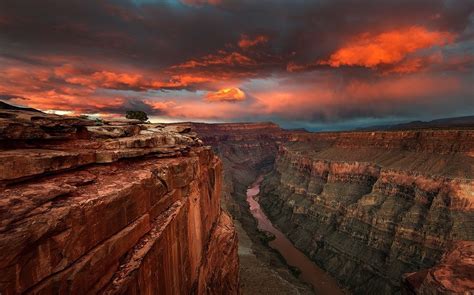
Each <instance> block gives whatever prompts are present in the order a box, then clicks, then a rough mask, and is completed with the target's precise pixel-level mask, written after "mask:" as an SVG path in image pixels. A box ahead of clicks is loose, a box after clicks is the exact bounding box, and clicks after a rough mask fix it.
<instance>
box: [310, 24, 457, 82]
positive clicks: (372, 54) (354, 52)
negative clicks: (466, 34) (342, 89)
mask: <svg viewBox="0 0 474 295" xmlns="http://www.w3.org/2000/svg"><path fill="white" fill-rule="evenodd" d="M453 40H454V35H453V34H452V33H449V32H439V31H433V32H430V31H428V30H426V29H425V28H423V27H419V26H413V27H410V28H406V29H401V30H392V31H388V32H383V33H380V34H377V35H373V34H371V33H364V34H362V35H359V36H357V37H355V38H353V40H350V41H349V42H348V43H347V44H345V45H343V47H342V48H340V49H338V50H337V51H336V52H335V53H333V54H331V56H330V58H329V59H328V60H324V61H320V62H319V64H322V65H329V66H331V67H336V68H337V67H340V66H362V67H366V68H376V67H377V66H380V65H392V64H398V63H400V62H402V61H403V60H404V59H406V58H407V56H408V55H409V54H411V53H414V52H416V51H418V50H421V49H426V48H431V47H433V46H442V45H446V44H448V43H452V42H453ZM419 63H420V59H412V60H408V61H406V62H405V63H403V64H401V65H400V69H399V70H394V71H395V72H400V73H403V72H405V73H407V72H411V71H415V70H416V69H418V68H419V67H420V64H419Z"/></svg>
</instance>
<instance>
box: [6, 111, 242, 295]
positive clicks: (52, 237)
mask: <svg viewBox="0 0 474 295" xmlns="http://www.w3.org/2000/svg"><path fill="white" fill-rule="evenodd" d="M0 118H1V119H0V144H1V147H2V149H1V150H0V167H1V168H2V169H1V170H0V184H1V186H0V190H1V191H0V192H1V198H0V278H1V279H0V294H18V293H33V294H51V293H54V294H70V293H72V294H84V293H89V294H90V293H106V294H117V293H120V294H124V293H126V294H189V293H195V294H224V293H225V294H237V293H238V257H237V237H236V234H235V230H234V227H233V224H232V221H231V220H230V219H229V217H228V216H227V214H226V213H225V212H223V211H222V210H221V209H220V194H221V185H222V184H221V174H222V171H221V170H222V168H221V162H220V160H219V159H218V158H217V157H216V156H215V155H214V154H213V152H212V151H211V150H210V148H208V147H203V146H202V144H201V142H200V141H199V140H198V139H197V138H196V136H195V134H193V133H190V132H189V130H188V129H186V128H179V127H175V126H169V127H166V126H160V125H151V124H139V122H136V121H130V120H127V121H119V122H117V121H112V122H93V121H89V120H84V119H78V118H68V117H60V116H54V115H46V114H38V113H30V112H24V111H1V114H0Z"/></svg>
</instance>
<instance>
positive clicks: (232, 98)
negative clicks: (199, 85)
mask: <svg viewBox="0 0 474 295" xmlns="http://www.w3.org/2000/svg"><path fill="white" fill-rule="evenodd" d="M244 100H245V93H244V92H243V91H242V90H240V89H239V88H224V89H221V90H219V91H216V92H209V93H208V94H206V101H208V102H239V101H244Z"/></svg>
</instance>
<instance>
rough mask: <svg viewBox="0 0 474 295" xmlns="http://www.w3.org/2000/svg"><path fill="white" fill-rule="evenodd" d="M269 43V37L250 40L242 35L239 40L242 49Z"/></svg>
mask: <svg viewBox="0 0 474 295" xmlns="http://www.w3.org/2000/svg"><path fill="white" fill-rule="evenodd" d="M267 41H268V37H267V36H264V35H259V36H256V37H255V38H250V37H249V36H247V35H242V36H241V38H240V40H239V47H240V48H244V49H246V48H249V47H253V46H256V45H258V44H262V43H266V42H267Z"/></svg>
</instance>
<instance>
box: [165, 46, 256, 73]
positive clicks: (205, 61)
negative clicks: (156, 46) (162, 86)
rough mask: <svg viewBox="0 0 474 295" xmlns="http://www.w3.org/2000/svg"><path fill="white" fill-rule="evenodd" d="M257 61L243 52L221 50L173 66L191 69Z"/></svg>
mask: <svg viewBox="0 0 474 295" xmlns="http://www.w3.org/2000/svg"><path fill="white" fill-rule="evenodd" d="M255 63H256V62H255V61H254V60H252V59H251V58H249V57H247V56H245V55H243V54H241V53H238V52H226V51H224V50H219V52H218V54H209V55H206V56H204V57H202V58H200V59H193V60H190V61H187V62H185V63H182V64H179V65H176V66H173V68H180V69H189V68H197V67H207V66H224V65H225V66H235V65H254V64H255Z"/></svg>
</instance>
